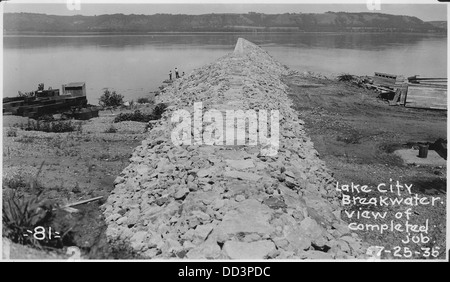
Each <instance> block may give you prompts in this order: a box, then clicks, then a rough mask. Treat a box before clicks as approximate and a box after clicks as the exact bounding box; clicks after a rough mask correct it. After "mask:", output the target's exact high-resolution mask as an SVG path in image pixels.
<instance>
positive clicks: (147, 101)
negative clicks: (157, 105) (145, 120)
mask: <svg viewBox="0 0 450 282" xmlns="http://www.w3.org/2000/svg"><path fill="white" fill-rule="evenodd" d="M137 102H138V104H147V103H150V99H149V98H147V97H141V98H138V99H137Z"/></svg>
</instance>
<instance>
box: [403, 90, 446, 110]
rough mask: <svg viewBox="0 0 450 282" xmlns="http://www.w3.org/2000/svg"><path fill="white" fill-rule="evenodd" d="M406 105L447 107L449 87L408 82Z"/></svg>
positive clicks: (430, 107)
mask: <svg viewBox="0 0 450 282" xmlns="http://www.w3.org/2000/svg"><path fill="white" fill-rule="evenodd" d="M405 107H413V108H429V109H440V110H446V109H447V89H445V88H442V87H429V86H426V87H423V86H418V85H416V84H408V93H407V97H406V101H405Z"/></svg>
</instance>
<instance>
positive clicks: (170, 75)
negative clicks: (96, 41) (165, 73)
mask: <svg viewBox="0 0 450 282" xmlns="http://www.w3.org/2000/svg"><path fill="white" fill-rule="evenodd" d="M169 80H172V70H170V71H169Z"/></svg>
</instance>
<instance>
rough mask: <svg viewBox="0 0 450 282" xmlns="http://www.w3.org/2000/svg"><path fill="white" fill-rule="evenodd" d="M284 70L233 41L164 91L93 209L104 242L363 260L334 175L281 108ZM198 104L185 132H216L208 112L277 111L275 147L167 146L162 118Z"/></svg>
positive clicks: (188, 251)
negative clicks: (228, 49)
mask: <svg viewBox="0 0 450 282" xmlns="http://www.w3.org/2000/svg"><path fill="white" fill-rule="evenodd" d="M289 73H290V70H289V69H288V68H287V67H285V66H283V65H281V64H280V63H279V62H277V61H275V60H274V59H273V58H272V57H271V56H270V55H269V54H268V53H267V52H266V51H264V50H262V49H261V48H259V47H258V46H256V45H254V44H253V43H251V42H249V41H246V40H245V39H242V38H240V39H239V40H238V42H237V44H236V47H235V50H234V52H233V53H230V54H227V55H225V56H223V57H222V58H219V59H218V60H217V61H215V62H213V63H211V64H208V65H206V66H204V67H202V68H199V69H197V70H194V71H193V72H192V73H190V74H189V75H186V76H184V77H182V78H181V79H177V80H176V81H175V82H174V83H173V84H172V85H171V86H169V87H167V88H165V89H164V90H163V91H162V93H161V94H160V95H159V96H158V99H159V101H158V102H164V103H167V104H168V105H169V106H168V108H167V110H166V112H165V113H164V115H163V118H162V119H161V120H159V121H156V122H153V123H152V129H151V130H150V132H149V135H148V137H147V138H146V139H145V140H143V142H142V144H141V145H140V146H138V147H137V148H135V150H134V152H133V154H132V157H131V159H130V164H129V165H128V166H127V167H126V168H125V169H124V170H123V171H122V173H121V174H120V175H119V176H118V177H117V178H116V180H115V188H114V190H113V191H112V193H111V195H110V196H109V198H108V200H107V202H106V203H105V204H104V206H103V210H104V215H105V218H106V222H107V231H106V235H107V238H108V240H109V242H110V243H111V244H113V245H114V244H128V245H129V246H130V247H131V248H133V250H135V251H136V252H137V253H138V254H139V255H141V256H142V257H145V258H155V259H170V258H186V259H350V258H363V257H364V256H365V249H366V247H367V246H365V244H364V243H362V242H361V240H360V239H359V238H358V237H357V236H356V234H353V233H351V232H350V230H349V229H348V227H347V224H346V223H345V222H344V221H343V220H341V217H340V214H341V205H340V201H339V197H340V195H339V194H338V193H337V192H336V190H335V180H334V179H333V177H332V176H331V174H330V172H329V171H328V170H327V168H326V167H325V163H324V162H323V161H322V160H320V159H319V155H318V153H317V151H316V150H315V149H314V146H313V143H312V142H311V140H310V139H309V137H308V136H307V134H306V133H305V129H304V127H303V121H302V120H300V119H299V118H298V115H297V114H296V113H295V111H294V110H293V109H292V108H291V101H290V99H289V98H288V96H287V94H286V93H287V92H286V90H287V86H286V85H285V84H284V83H283V82H282V80H281V76H283V75H288V74H289ZM199 102H201V103H202V104H201V106H202V107H201V108H200V112H201V115H200V119H201V120H200V121H202V122H203V125H202V127H201V128H200V129H199V128H198V127H197V128H196V127H195V122H196V121H193V122H192V124H191V125H190V126H191V128H192V129H193V130H192V134H191V136H189V137H195V135H196V134H199V132H198V131H199V130H200V131H201V132H205V130H207V127H208V126H210V129H211V127H212V129H213V130H212V131H217V130H219V129H220V128H219V127H221V125H222V123H220V122H211V120H209V119H207V118H206V114H207V113H208V111H212V110H215V111H216V113H221V114H223V116H225V115H226V114H227V113H228V112H227V111H230V110H234V111H236V110H242V111H247V110H255V111H259V112H261V111H262V110H266V111H267V112H270V111H272V110H277V111H278V112H279V123H278V124H279V144H278V145H277V146H274V145H275V144H274V142H266V143H264V142H262V143H261V142H258V144H256V145H248V144H247V143H246V144H245V145H236V144H235V145H226V144H224V145H207V144H204V143H202V144H195V142H192V143H191V145H188V144H182V145H176V144H174V142H173V141H172V133H173V132H174V130H176V127H177V126H178V125H179V123H177V122H172V118H173V117H174V115H175V114H176V113H179V111H180V110H184V112H185V113H189V114H190V117H194V116H195V105H198V104H197V103H199ZM268 120H269V119H268ZM270 123H276V121H275V120H270ZM249 124H251V122H250V121H248V125H249ZM236 126H237V125H236V124H233V125H232V127H233V129H234V128H235V127H236ZM271 126H272V124H271ZM248 128H249V127H248ZM259 130H261V128H259ZM247 131H248V130H247ZM226 134H229V133H228V131H227V133H226ZM247 141H248V140H247ZM267 149H269V154H265V153H263V152H265V151H264V150H267ZM270 150H272V151H270ZM273 150H275V153H276V154H274V152H273ZM266 152H267V151H266Z"/></svg>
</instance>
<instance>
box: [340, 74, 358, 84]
mask: <svg viewBox="0 0 450 282" xmlns="http://www.w3.org/2000/svg"><path fill="white" fill-rule="evenodd" d="M337 79H338V81H346V82H347V81H353V79H354V77H353V75H351V74H341V75H339V76H338V77H337Z"/></svg>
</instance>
